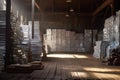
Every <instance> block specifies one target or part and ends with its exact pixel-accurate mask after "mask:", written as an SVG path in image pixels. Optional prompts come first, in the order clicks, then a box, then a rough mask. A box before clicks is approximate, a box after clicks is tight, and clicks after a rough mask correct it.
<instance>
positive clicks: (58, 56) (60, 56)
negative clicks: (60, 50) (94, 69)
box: [47, 54, 88, 58]
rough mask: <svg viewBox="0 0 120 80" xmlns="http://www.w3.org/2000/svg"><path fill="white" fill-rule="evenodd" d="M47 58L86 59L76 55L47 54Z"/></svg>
mask: <svg viewBox="0 0 120 80" xmlns="http://www.w3.org/2000/svg"><path fill="white" fill-rule="evenodd" d="M47 57H52V58H88V57H87V56H85V55H78V54H48V55H47Z"/></svg>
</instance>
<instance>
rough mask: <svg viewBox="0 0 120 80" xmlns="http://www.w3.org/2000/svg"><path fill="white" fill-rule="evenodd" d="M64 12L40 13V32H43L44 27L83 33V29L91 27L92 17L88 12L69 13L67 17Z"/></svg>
mask: <svg viewBox="0 0 120 80" xmlns="http://www.w3.org/2000/svg"><path fill="white" fill-rule="evenodd" d="M65 15H66V13H45V14H43V15H41V20H40V26H41V29H42V32H43V33H45V31H46V29H48V28H50V29H66V30H71V31H76V32H80V33H83V31H84V29H90V28H91V20H92V17H91V15H90V14H86V15H85V14H83V15H79V14H75V13H72V14H70V16H69V17H66V16H65Z"/></svg>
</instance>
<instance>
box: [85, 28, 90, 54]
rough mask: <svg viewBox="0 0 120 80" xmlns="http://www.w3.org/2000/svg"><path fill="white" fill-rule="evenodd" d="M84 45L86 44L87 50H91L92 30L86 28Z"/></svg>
mask: <svg viewBox="0 0 120 80" xmlns="http://www.w3.org/2000/svg"><path fill="white" fill-rule="evenodd" d="M84 46H85V51H86V52H90V50H91V47H92V30H85V35H84Z"/></svg>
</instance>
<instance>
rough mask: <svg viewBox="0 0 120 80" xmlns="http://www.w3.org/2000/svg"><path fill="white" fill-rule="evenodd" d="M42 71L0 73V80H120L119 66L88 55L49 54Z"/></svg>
mask: <svg viewBox="0 0 120 80" xmlns="http://www.w3.org/2000/svg"><path fill="white" fill-rule="evenodd" d="M43 64H44V66H45V67H44V70H35V71H33V72H32V73H29V74H22V73H16V74H15V73H2V74H1V75H0V77H1V78H0V80H120V66H108V65H105V64H103V63H101V62H100V61H99V60H97V59H95V58H93V57H92V55H90V54H89V55H88V54H63V53H62V54H60V53H59V54H49V55H48V58H47V60H45V61H43Z"/></svg>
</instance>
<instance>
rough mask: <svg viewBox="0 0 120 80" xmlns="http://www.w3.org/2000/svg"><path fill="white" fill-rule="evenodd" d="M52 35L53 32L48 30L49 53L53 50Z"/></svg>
mask: <svg viewBox="0 0 120 80" xmlns="http://www.w3.org/2000/svg"><path fill="white" fill-rule="evenodd" d="M51 34H52V30H51V29H47V34H46V35H47V46H48V48H49V51H51V48H52V42H51V41H52V38H51Z"/></svg>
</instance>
